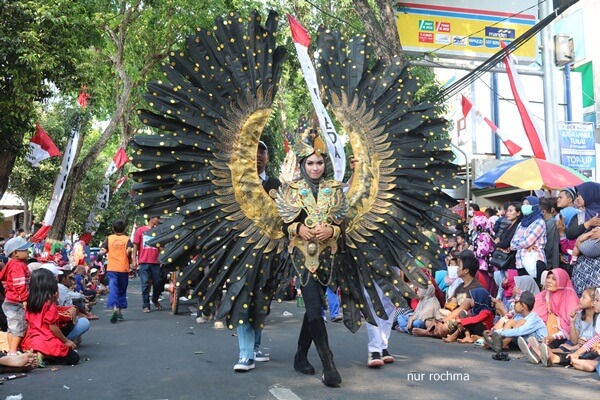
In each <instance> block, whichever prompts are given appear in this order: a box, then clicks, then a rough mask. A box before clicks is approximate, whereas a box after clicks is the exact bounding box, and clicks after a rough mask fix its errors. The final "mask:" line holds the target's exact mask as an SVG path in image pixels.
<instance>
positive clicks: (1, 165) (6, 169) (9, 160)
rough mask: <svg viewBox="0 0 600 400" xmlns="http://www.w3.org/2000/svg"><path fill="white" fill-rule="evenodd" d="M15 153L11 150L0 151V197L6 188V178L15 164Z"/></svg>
mask: <svg viewBox="0 0 600 400" xmlns="http://www.w3.org/2000/svg"><path fill="white" fill-rule="evenodd" d="M16 159H17V155H16V154H15V153H13V152H8V151H0V198H2V196H4V192H6V189H7V188H8V178H10V173H11V171H12V170H13V167H14V166H15V160H16Z"/></svg>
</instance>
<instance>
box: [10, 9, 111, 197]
mask: <svg viewBox="0 0 600 400" xmlns="http://www.w3.org/2000/svg"><path fill="white" fill-rule="evenodd" d="M90 3H91V1H86V0H84V1H77V2H73V1H70V0H55V1H52V2H48V1H45V0H27V1H25V0H22V1H21V0H17V1H3V2H2V13H1V14H0V196H1V195H2V194H3V193H4V191H5V190H6V188H7V186H8V180H9V176H10V174H11V171H12V169H13V166H14V163H15V160H16V158H17V157H18V156H19V155H22V154H24V153H25V151H26V149H27V148H26V146H23V138H24V137H25V135H26V134H27V133H29V132H33V130H34V124H35V121H36V120H37V119H38V118H39V114H40V102H42V101H44V100H45V99H48V98H50V97H51V96H52V88H53V87H56V88H58V89H60V90H62V91H63V92H65V93H68V92H74V90H76V88H77V87H79V86H80V84H81V81H82V80H83V77H84V76H85V73H86V70H85V69H84V68H81V65H82V64H83V59H84V57H85V56H86V54H85V49H87V48H88V47H89V46H90V45H91V44H92V43H94V42H95V41H96V40H98V39H99V36H97V35H95V30H94V29H91V28H90V25H89V22H90V21H89V19H88V7H89V5H90Z"/></svg>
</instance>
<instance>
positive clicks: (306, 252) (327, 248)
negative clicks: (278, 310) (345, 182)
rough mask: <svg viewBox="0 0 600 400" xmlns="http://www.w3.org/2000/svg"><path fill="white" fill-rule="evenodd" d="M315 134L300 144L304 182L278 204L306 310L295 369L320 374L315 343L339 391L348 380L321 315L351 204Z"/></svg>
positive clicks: (327, 380)
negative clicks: (311, 354) (313, 359)
mask: <svg viewBox="0 0 600 400" xmlns="http://www.w3.org/2000/svg"><path fill="white" fill-rule="evenodd" d="M315 133H316V130H311V133H309V135H307V136H306V137H305V138H303V140H300V141H299V142H298V143H297V145H296V146H295V151H296V153H297V156H298V158H299V170H300V175H301V178H300V179H299V180H297V181H295V182H292V183H290V184H289V185H286V186H285V187H283V188H282V189H281V191H280V193H279V196H278V198H277V205H278V209H279V214H280V215H281V217H282V219H283V222H284V225H283V232H284V233H285V234H286V235H287V236H288V238H289V246H288V251H289V252H290V253H291V256H292V262H293V264H294V269H295V271H296V273H297V275H298V279H299V281H300V285H301V286H302V297H303V298H304V304H305V306H306V313H305V314H304V319H303V321H302V328H301V329H300V336H299V338H298V350H297V352H296V355H295V356H294V369H295V370H296V371H299V372H301V373H303V374H314V373H315V369H314V367H313V366H312V365H311V364H310V362H309V361H308V358H307V356H308V350H309V348H310V345H311V342H314V344H315V347H316V348H317V352H318V353H319V357H320V358H321V363H322V364H323V376H322V380H323V383H324V384H325V385H327V386H333V387H337V386H339V385H340V384H341V382H342V378H341V377H340V374H339V373H338V371H337V369H336V367H335V364H334V362H333V353H332V352H331V350H330V349H329V341H328V338H327V329H326V328H325V321H324V320H323V317H322V316H321V311H322V308H323V307H324V306H325V293H326V290H327V286H329V284H330V283H331V282H332V278H333V273H334V269H335V263H336V253H337V251H338V243H337V240H338V238H339V237H340V233H341V229H340V227H339V224H340V223H341V222H342V220H343V218H344V215H345V213H346V209H347V204H346V200H345V196H344V193H343V191H342V184H341V183H340V182H337V181H332V180H327V179H325V175H326V174H325V172H326V162H325V154H326V147H325V144H324V142H323V141H322V140H321V138H320V137H319V136H316V137H315V138H314V139H313V136H314V135H315Z"/></svg>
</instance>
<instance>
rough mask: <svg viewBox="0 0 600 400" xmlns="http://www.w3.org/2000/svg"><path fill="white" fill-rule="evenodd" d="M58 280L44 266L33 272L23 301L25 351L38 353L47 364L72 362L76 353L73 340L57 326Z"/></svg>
mask: <svg viewBox="0 0 600 400" xmlns="http://www.w3.org/2000/svg"><path fill="white" fill-rule="evenodd" d="M57 300H58V283H57V282H56V279H55V278H54V274H53V273H52V272H51V271H49V270H47V269H44V268H40V269H38V270H36V271H33V273H32V274H31V286H30V294H29V299H28V301H27V313H26V318H27V324H28V329H27V335H26V337H25V340H24V341H23V348H24V349H25V350H33V351H37V352H39V353H41V354H42V357H43V358H44V361H45V362H47V363H48V364H62V365H75V364H77V363H78V362H79V354H77V352H76V351H75V348H76V347H77V346H76V345H75V343H73V342H72V341H71V340H69V339H67V338H66V337H65V335H63V333H62V332H61V330H60V328H59V327H58V321H59V315H58V308H57V307H56V301H57Z"/></svg>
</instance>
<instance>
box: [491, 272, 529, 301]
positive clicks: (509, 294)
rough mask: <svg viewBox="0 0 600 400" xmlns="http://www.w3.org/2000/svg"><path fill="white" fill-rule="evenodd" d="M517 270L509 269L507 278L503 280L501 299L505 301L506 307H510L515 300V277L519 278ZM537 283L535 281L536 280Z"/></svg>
mask: <svg viewBox="0 0 600 400" xmlns="http://www.w3.org/2000/svg"><path fill="white" fill-rule="evenodd" d="M517 274H518V273H517V270H516V269H509V270H507V271H506V278H504V280H503V281H502V297H501V298H500V300H501V301H502V303H504V306H505V307H506V309H509V308H510V302H511V300H513V293H514V291H515V278H517ZM534 284H535V281H534Z"/></svg>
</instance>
